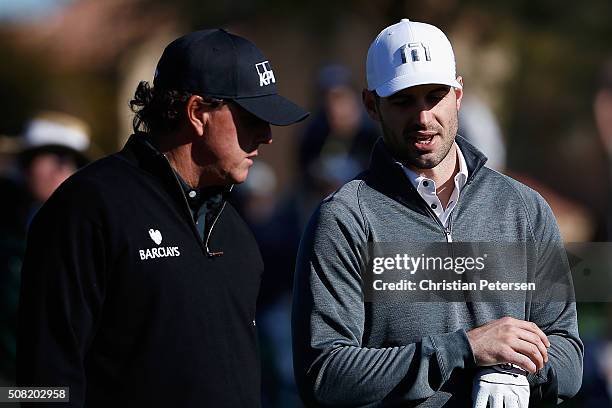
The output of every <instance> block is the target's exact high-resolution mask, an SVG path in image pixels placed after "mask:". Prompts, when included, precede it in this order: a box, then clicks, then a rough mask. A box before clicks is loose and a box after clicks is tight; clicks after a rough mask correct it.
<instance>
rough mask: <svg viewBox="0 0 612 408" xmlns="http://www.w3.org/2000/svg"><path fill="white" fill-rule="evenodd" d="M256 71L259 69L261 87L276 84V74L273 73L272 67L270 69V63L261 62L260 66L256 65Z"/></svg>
mask: <svg viewBox="0 0 612 408" xmlns="http://www.w3.org/2000/svg"><path fill="white" fill-rule="evenodd" d="M255 69H257V73H258V74H259V86H265V85H270V84H274V83H276V79H275V78H274V72H272V67H270V62H269V61H264V62H260V63H259V64H255Z"/></svg>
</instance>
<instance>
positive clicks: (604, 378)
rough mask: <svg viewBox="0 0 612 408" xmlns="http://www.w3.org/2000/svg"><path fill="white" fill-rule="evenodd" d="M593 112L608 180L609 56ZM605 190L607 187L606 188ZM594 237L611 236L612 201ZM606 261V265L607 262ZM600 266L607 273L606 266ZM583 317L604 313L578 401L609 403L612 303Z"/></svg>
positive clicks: (611, 133) (591, 341) (588, 340)
mask: <svg viewBox="0 0 612 408" xmlns="http://www.w3.org/2000/svg"><path fill="white" fill-rule="evenodd" d="M593 113H594V117H595V123H596V126H597V133H598V135H599V138H600V141H601V144H602V146H603V147H604V149H605V152H606V157H607V166H608V171H609V174H608V175H607V177H603V178H602V179H603V180H607V181H608V182H610V180H612V59H610V60H608V61H607V62H606V63H605V64H604V65H603V66H602V69H601V72H600V75H599V81H598V86H597V90H596V92H595V95H594V98H593ZM608 190H609V189H608ZM599 221H600V222H598V227H599V228H598V231H597V233H596V240H599V241H608V242H609V241H611V240H612V202H611V199H610V197H609V198H608V203H607V213H606V214H605V216H604V219H602V220H599ZM607 265H610V263H609V262H608V263H607ZM604 270H606V271H607V273H608V274H609V273H610V269H609V267H606V268H605V269H604ZM588 306H590V308H587V307H585V309H586V310H587V311H588V314H587V315H583V319H585V318H586V319H588V318H591V319H592V318H594V317H595V318H597V317H601V316H604V318H603V324H602V326H603V329H602V330H591V332H589V333H587V334H586V335H585V336H584V340H585V341H584V343H585V349H584V380H583V385H582V389H581V391H580V393H579V394H578V396H577V397H578V401H579V403H580V404H581V406H583V407H604V406H605V407H610V406H612V306H611V305H610V304H607V305H603V304H602V305H588Z"/></svg>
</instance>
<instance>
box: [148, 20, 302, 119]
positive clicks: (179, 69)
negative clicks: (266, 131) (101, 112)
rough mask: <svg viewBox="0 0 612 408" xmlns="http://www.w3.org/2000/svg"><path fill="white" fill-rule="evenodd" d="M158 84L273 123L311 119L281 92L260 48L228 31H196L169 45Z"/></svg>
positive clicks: (159, 65)
mask: <svg viewBox="0 0 612 408" xmlns="http://www.w3.org/2000/svg"><path fill="white" fill-rule="evenodd" d="M153 85H154V86H155V87H156V88H163V89H174V90H180V91H187V92H191V93H194V94H197V95H202V96H209V97H213V98H219V99H229V100H232V101H234V102H236V103H237V104H238V105H240V106H242V107H243V108H244V109H246V110H247V111H249V112H251V113H252V114H253V115H255V116H257V117H258V118H260V119H262V120H264V121H266V122H268V123H270V124H272V125H278V126H285V125H290V124H292V123H295V122H299V121H301V120H303V119H305V118H306V117H307V116H308V115H309V113H308V112H307V111H305V110H304V109H302V108H301V107H299V106H298V105H296V104H295V103H293V102H291V101H289V100H288V99H285V98H283V97H282V96H280V95H279V94H278V92H277V90H276V77H275V76H274V72H273V70H272V65H271V64H270V61H269V60H268V59H267V58H266V57H264V55H263V54H262V52H261V51H260V50H259V49H258V48H257V47H256V46H255V44H253V43H252V42H250V41H249V40H247V39H245V38H242V37H240V36H237V35H235V34H231V33H229V32H227V31H225V30H223V29H214V30H202V31H195V32H193V33H190V34H187V35H185V36H183V37H180V38H177V39H176V40H174V41H172V42H171V43H170V44H168V46H167V47H166V49H165V50H164V52H163V54H162V56H161V58H160V59H159V62H158V63H157V69H156V70H155V78H154V79H153Z"/></svg>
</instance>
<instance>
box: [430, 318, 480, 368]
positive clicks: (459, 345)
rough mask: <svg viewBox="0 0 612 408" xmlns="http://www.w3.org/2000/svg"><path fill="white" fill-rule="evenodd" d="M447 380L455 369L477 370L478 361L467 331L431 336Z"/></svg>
mask: <svg viewBox="0 0 612 408" xmlns="http://www.w3.org/2000/svg"><path fill="white" fill-rule="evenodd" d="M430 338H431V341H432V343H433V345H434V347H435V350H436V355H437V357H438V362H439V364H440V366H441V367H442V370H443V373H444V375H445V377H446V378H449V377H450V375H451V372H452V371H453V370H454V369H455V368H459V369H467V368H476V359H475V358H474V352H473V350H472V346H470V341H469V340H468V337H467V333H466V332H465V330H463V329H461V330H457V331H456V332H452V333H445V334H441V335H438V336H430Z"/></svg>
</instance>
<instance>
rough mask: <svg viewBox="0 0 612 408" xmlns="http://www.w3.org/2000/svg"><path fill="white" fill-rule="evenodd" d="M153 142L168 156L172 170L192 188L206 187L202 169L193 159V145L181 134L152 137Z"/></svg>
mask: <svg viewBox="0 0 612 408" xmlns="http://www.w3.org/2000/svg"><path fill="white" fill-rule="evenodd" d="M150 140H151V142H152V143H153V144H154V145H155V147H156V148H157V149H158V150H159V152H160V153H162V154H163V155H164V156H166V159H168V162H169V163H170V166H171V167H172V169H174V171H175V172H177V173H178V175H179V176H181V178H182V179H183V180H184V181H185V182H186V183H187V184H188V185H189V186H190V187H192V188H202V187H205V186H204V185H202V184H204V183H203V181H204V180H201V169H200V168H199V166H198V165H196V163H194V161H193V159H192V157H193V156H192V147H193V144H192V143H189V142H188V141H187V140H186V139H185V138H184V137H182V135H181V134H180V133H178V132H177V133H175V134H171V135H165V136H162V137H160V136H153V135H152V136H151V137H150Z"/></svg>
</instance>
